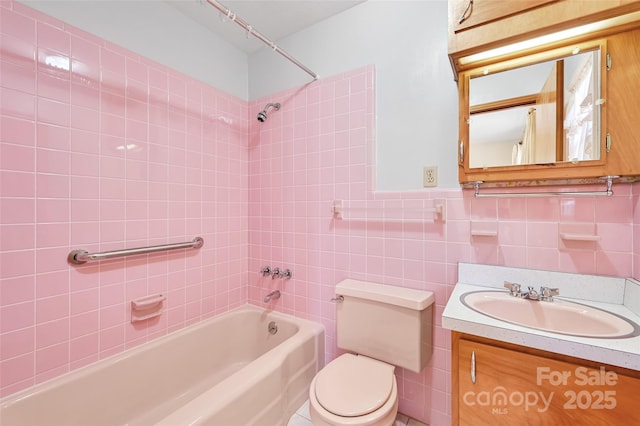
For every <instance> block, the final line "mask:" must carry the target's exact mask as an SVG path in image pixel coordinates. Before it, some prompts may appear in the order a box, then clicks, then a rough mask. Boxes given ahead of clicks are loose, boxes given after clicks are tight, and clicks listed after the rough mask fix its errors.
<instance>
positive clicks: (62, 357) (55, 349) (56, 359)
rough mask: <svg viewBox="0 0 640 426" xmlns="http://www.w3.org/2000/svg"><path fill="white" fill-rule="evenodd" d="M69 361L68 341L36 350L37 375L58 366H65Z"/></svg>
mask: <svg viewBox="0 0 640 426" xmlns="http://www.w3.org/2000/svg"><path fill="white" fill-rule="evenodd" d="M68 363H69V344H68V342H64V343H60V344H57V345H54V346H49V347H46V348H44V349H40V350H37V351H36V363H35V365H36V371H35V373H36V375H38V374H42V373H44V372H46V371H48V370H52V369H54V368H58V367H65V366H67V365H68Z"/></svg>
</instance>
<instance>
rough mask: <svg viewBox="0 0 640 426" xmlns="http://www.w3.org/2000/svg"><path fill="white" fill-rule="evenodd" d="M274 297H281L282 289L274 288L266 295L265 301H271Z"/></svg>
mask: <svg viewBox="0 0 640 426" xmlns="http://www.w3.org/2000/svg"><path fill="white" fill-rule="evenodd" d="M273 299H280V290H274V291H272V292H271V293H269V294H267V295H266V296H265V297H264V303H269V302H271V301H272V300H273Z"/></svg>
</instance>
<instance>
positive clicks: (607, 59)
mask: <svg viewBox="0 0 640 426" xmlns="http://www.w3.org/2000/svg"><path fill="white" fill-rule="evenodd" d="M606 61H607V62H606V64H607V71H611V53H609V52H607V58H606Z"/></svg>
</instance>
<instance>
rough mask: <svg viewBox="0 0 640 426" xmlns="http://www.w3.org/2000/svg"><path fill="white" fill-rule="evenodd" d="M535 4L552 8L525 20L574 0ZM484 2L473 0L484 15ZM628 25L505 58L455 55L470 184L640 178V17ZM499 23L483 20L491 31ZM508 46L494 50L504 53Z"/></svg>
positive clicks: (631, 17)
mask: <svg viewBox="0 0 640 426" xmlns="http://www.w3.org/2000/svg"><path fill="white" fill-rule="evenodd" d="M457 3H460V2H457ZM534 3H539V4H540V5H542V4H544V6H539V5H533V3H532V7H533V8H534V9H532V10H531V11H524V12H521V13H520V14H519V16H520V18H519V19H521V20H524V19H525V18H526V16H527V14H529V13H531V14H534V13H538V12H539V10H538V8H539V7H550V5H557V4H559V3H564V2H563V1H562V0H560V1H557V2H534ZM480 4H484V5H487V4H488V3H484V2H481V3H480ZM480 4H479V3H478V2H477V1H476V2H473V4H472V7H475V8H476V11H475V12H477V8H478V7H479V6H480ZM536 6H538V8H536ZM635 6H638V5H635ZM563 7H564V6H563ZM536 11H538V12H536ZM501 13H502V12H501ZM449 19H450V29H451V19H452V17H451V16H450V17H449ZM477 19H480V18H477ZM523 22H524V21H523ZM616 22H618V21H616ZM619 22H621V24H619V25H617V26H614V25H612V26H610V27H608V28H606V29H605V30H600V31H594V32H592V33H588V34H583V35H581V36H576V37H572V38H569V39H566V40H560V41H554V42H549V43H547V44H543V45H537V46H535V47H528V48H524V49H521V50H517V51H511V52H509V51H505V52H506V53H497V54H495V56H490V55H483V52H482V51H477V50H470V51H468V52H467V53H469V52H471V53H472V54H469V55H467V54H466V53H465V52H451V51H450V58H451V60H452V65H453V66H454V69H456V70H457V71H458V72H457V74H456V77H457V81H458V93H459V113H458V116H459V138H458V141H457V144H458V146H457V153H458V165H459V173H458V177H459V181H460V183H462V184H471V183H475V182H489V183H491V182H501V183H504V182H508V183H509V182H520V183H519V184H518V185H523V184H527V183H543V184H546V183H555V182H561V183H565V182H571V183H591V182H594V181H596V180H598V179H599V178H602V177H604V176H621V178H622V179H623V180H627V181H633V180H636V179H637V176H640V131H639V130H638V128H637V125H635V124H634V122H635V121H636V118H635V117H637V116H638V115H640V102H638V100H639V99H640V67H638V64H639V63H640V47H639V46H640V28H639V27H640V13H639V12H638V11H634V12H632V13H630V14H627V15H625V17H623V18H622V20H621V21H619ZM478 25H480V24H478ZM492 25H496V24H495V23H492V22H488V23H486V22H484V21H483V22H482V32H483V33H484V32H486V31H487V27H490V26H492ZM458 26H459V27H461V28H462V29H464V30H466V31H470V32H472V31H473V30H474V29H473V28H474V27H473V26H471V27H470V28H466V27H464V25H462V24H458ZM450 40H451V36H450ZM520 41H521V42H522V43H525V42H526V39H522V40H520ZM501 42H503V41H501V40H496V41H495V43H494V45H493V47H492V49H494V50H497V51H498V52H499V49H500V48H501V47H505V46H500V43H501ZM507 47H509V46H507ZM450 48H451V46H450ZM493 53H495V52H493Z"/></svg>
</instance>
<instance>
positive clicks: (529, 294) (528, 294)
mask: <svg viewBox="0 0 640 426" xmlns="http://www.w3.org/2000/svg"><path fill="white" fill-rule="evenodd" d="M527 289H528V290H529V291H527V292H526V293H522V295H521V296H520V297H522V298H523V299H530V300H540V296H539V294H538V292H537V291H536V290H535V289H534V288H533V287H531V286H529V287H527Z"/></svg>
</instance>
